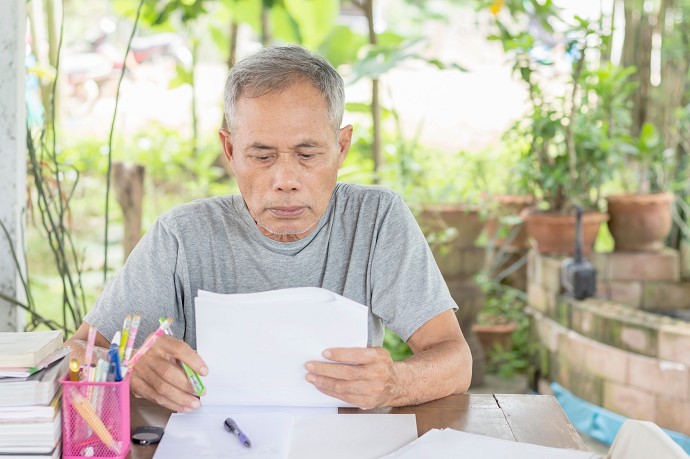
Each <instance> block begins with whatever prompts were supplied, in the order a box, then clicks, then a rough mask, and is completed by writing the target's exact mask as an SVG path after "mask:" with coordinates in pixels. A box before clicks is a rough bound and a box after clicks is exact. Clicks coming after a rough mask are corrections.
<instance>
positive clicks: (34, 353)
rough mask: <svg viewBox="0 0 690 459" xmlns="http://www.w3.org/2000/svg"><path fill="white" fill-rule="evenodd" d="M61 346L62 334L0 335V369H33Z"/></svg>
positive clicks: (24, 333)
mask: <svg viewBox="0 0 690 459" xmlns="http://www.w3.org/2000/svg"><path fill="white" fill-rule="evenodd" d="M60 346H62V332H61V331H60V330H50V331H44V332H22V333H11V332H1V333H0V368H13V367H24V368H30V367H35V366H36V364H38V363H39V362H40V361H41V360H43V359H44V358H45V357H47V356H48V355H49V354H50V353H51V352H53V351H54V350H55V349H57V348H59V347H60Z"/></svg>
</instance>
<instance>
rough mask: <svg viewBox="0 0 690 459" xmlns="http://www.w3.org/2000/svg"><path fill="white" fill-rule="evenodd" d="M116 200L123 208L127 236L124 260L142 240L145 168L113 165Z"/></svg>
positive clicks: (124, 243)
mask: <svg viewBox="0 0 690 459" xmlns="http://www.w3.org/2000/svg"><path fill="white" fill-rule="evenodd" d="M113 185H114V187H115V199H117V202H118V204H120V207H121V208H122V214H123V215H124V220H125V235H124V237H123V238H122V249H123V251H124V259H125V260H126V259H127V257H129V254H130V253H131V252H132V250H133V249H134V247H135V246H136V245H137V243H138V242H139V239H141V216H142V202H143V200H144V166H142V165H140V164H131V163H122V162H114V163H113Z"/></svg>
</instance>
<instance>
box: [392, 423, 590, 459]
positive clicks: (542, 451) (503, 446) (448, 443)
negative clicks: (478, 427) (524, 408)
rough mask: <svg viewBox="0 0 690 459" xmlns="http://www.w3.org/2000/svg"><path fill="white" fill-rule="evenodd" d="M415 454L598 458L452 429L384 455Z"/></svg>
mask: <svg viewBox="0 0 690 459" xmlns="http://www.w3.org/2000/svg"><path fill="white" fill-rule="evenodd" d="M419 457H471V458H472V459H493V458H496V457H510V458H511V459H601V457H600V456H598V455H596V454H594V453H590V452H587V451H576V450H573V449H565V448H550V447H547V446H540V445H532V444H530V443H522V442H516V441H510V440H502V439H500V438H493V437H487V436H485V435H477V434H471V433H467V432H460V431H458V430H453V429H443V430H439V429H432V430H430V431H428V432H427V433H425V434H424V435H422V436H421V437H419V439H417V440H415V441H413V442H412V443H410V444H409V445H407V446H404V447H403V448H401V449H400V450H398V451H396V452H394V453H392V454H390V455H388V456H385V457H384V459H416V458H419Z"/></svg>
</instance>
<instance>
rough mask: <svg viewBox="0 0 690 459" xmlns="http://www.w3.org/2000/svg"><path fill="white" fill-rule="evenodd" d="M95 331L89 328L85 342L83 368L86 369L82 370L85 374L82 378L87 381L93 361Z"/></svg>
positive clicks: (93, 328)
mask: <svg viewBox="0 0 690 459" xmlns="http://www.w3.org/2000/svg"><path fill="white" fill-rule="evenodd" d="M96 331H97V330H96V327H94V326H93V325H91V326H89V337H88V340H87V341H86V355H85V357H86V361H85V362H84V367H85V368H86V369H85V370H84V371H85V372H86V375H85V376H84V377H85V378H86V380H87V381H88V380H90V379H91V362H92V361H93V346H94V344H95V343H96Z"/></svg>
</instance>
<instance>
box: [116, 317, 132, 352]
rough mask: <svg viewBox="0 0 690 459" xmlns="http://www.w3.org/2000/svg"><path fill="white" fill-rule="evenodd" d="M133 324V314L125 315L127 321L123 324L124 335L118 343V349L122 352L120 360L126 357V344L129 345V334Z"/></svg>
mask: <svg viewBox="0 0 690 459" xmlns="http://www.w3.org/2000/svg"><path fill="white" fill-rule="evenodd" d="M131 326H132V314H127V315H126V316H125V323H124V324H122V337H121V338H120V342H119V343H117V344H118V348H117V351H118V353H119V354H120V361H122V359H124V358H125V346H127V337H128V336H129V328H130V327H131Z"/></svg>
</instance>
